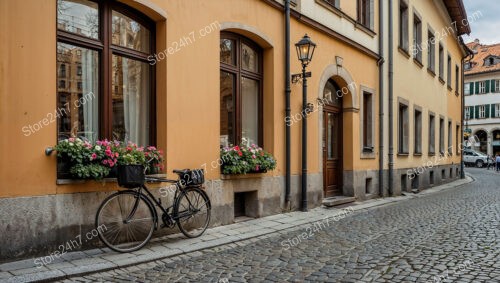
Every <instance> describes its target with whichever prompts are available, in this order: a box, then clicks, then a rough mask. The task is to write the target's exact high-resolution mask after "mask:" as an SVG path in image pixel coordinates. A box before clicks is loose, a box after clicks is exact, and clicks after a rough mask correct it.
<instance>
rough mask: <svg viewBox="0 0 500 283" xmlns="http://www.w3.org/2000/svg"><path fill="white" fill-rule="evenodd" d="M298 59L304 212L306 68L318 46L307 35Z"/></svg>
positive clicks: (304, 204) (299, 45) (300, 44)
mask: <svg viewBox="0 0 500 283" xmlns="http://www.w3.org/2000/svg"><path fill="white" fill-rule="evenodd" d="M295 48H296V49H297V57H298V58H299V61H300V62H301V63H302V75H301V78H302V211H307V115H308V114H309V112H310V111H311V109H310V107H309V106H308V104H307V77H308V76H311V74H310V73H309V74H307V73H306V67H307V65H309V63H310V62H311V60H312V57H313V55H314V49H315V48H316V44H315V43H314V42H312V41H311V39H310V38H309V36H308V35H307V34H306V35H304V37H303V38H302V39H301V40H300V41H299V42H297V43H296V44H295Z"/></svg>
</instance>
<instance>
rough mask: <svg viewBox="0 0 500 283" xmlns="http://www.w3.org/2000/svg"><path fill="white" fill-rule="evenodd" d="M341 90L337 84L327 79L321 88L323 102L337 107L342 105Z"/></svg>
mask: <svg viewBox="0 0 500 283" xmlns="http://www.w3.org/2000/svg"><path fill="white" fill-rule="evenodd" d="M342 96H343V94H342V90H341V89H340V88H339V86H338V85H337V84H336V83H335V81H333V80H332V79H329V80H328V81H327V82H326V85H325V89H324V90H323V103H324V104H325V105H328V106H333V107H337V108H341V107H342Z"/></svg>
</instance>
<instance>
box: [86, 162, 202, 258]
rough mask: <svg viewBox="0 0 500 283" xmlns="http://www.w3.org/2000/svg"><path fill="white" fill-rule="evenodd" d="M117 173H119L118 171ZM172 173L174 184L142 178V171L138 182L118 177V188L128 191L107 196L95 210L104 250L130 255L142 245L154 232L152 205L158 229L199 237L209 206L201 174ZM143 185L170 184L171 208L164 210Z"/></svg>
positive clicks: (184, 171)
mask: <svg viewBox="0 0 500 283" xmlns="http://www.w3.org/2000/svg"><path fill="white" fill-rule="evenodd" d="M141 167H142V166H141ZM142 168H143V167H142ZM118 169H119V172H120V167H119V168H118ZM142 170H143V169H142ZM173 172H174V173H176V174H177V175H179V179H178V180H170V179H166V178H160V177H146V176H145V175H144V171H142V176H139V177H138V178H139V181H137V180H136V181H135V182H134V181H130V180H125V181H123V180H122V181H121V182H120V176H121V175H120V173H119V174H118V183H119V185H120V186H121V187H125V188H128V189H127V190H124V191H119V192H116V193H114V194H112V195H110V196H108V197H107V198H106V199H105V200H104V201H103V202H102V203H101V205H100V206H99V209H98V210H97V214H96V220H95V225H96V227H102V228H101V229H98V231H99V233H98V234H99V238H100V239H101V241H102V242H103V243H104V244H105V245H106V246H107V247H109V248H110V249H112V250H114V251H117V252H132V251H136V250H139V249H140V248H142V247H143V246H144V245H146V244H147V243H148V241H149V240H150V239H151V237H152V235H153V232H154V231H155V230H158V224H159V214H158V211H157V210H156V208H155V205H156V207H158V208H159V209H160V212H161V213H162V215H161V220H162V224H161V227H160V228H164V227H168V228H173V227H174V226H175V225H176V224H177V226H178V227H179V230H180V231H181V232H182V233H183V234H184V235H185V236H186V237H188V238H196V237H199V236H201V235H202V234H203V233H204V232H205V230H206V229H207V227H208V225H209V223H210V211H211V204H210V199H209V198H208V195H207V194H206V193H205V191H204V190H203V189H202V185H203V183H204V172H203V170H189V169H183V170H173ZM139 175H141V174H139ZM122 179H123V178H122ZM146 182H155V183H158V182H166V183H174V184H175V194H174V200H173V203H172V205H170V206H169V207H166V208H165V207H164V206H163V205H162V203H161V198H158V200H157V199H156V198H155V197H154V196H153V194H152V193H151V192H150V190H149V189H148V188H147V186H146V184H145V183H146ZM144 192H145V193H144ZM101 225H104V226H101Z"/></svg>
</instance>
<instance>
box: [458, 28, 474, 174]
mask: <svg viewBox="0 0 500 283" xmlns="http://www.w3.org/2000/svg"><path fill="white" fill-rule="evenodd" d="M460 42H461V43H462V45H463V46H465V48H466V49H467V50H466V52H467V54H466V55H465V56H464V57H463V58H462V75H461V77H462V93H461V95H462V107H461V108H462V109H461V111H460V112H461V113H460V114H461V115H462V117H461V118H460V127H461V128H462V137H461V139H462V142H461V143H460V144H462V146H461V148H462V149H461V152H460V179H465V171H464V169H465V168H464V145H463V142H464V133H465V129H464V117H465V92H464V85H465V71H464V70H465V68H464V67H465V62H469V61H470V60H472V59H473V58H474V53H473V52H471V51H470V50H468V49H469V48H468V47H467V45H465V43H464V42H463V39H462V37H460ZM467 57H469V58H468V59H467Z"/></svg>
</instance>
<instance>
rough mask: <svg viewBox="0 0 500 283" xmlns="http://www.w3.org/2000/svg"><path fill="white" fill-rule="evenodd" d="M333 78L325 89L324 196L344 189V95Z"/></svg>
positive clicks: (340, 193)
mask: <svg viewBox="0 0 500 283" xmlns="http://www.w3.org/2000/svg"><path fill="white" fill-rule="evenodd" d="M339 91H340V93H341V90H340V87H339V86H338V85H337V84H336V83H335V82H334V81H333V80H332V79H329V80H328V81H327V82H326V85H325V88H324V91H323V97H322V98H323V99H322V104H323V141H322V149H323V193H324V197H325V198H326V197H333V196H339V195H342V194H343V191H342V96H341V95H338V94H339Z"/></svg>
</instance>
